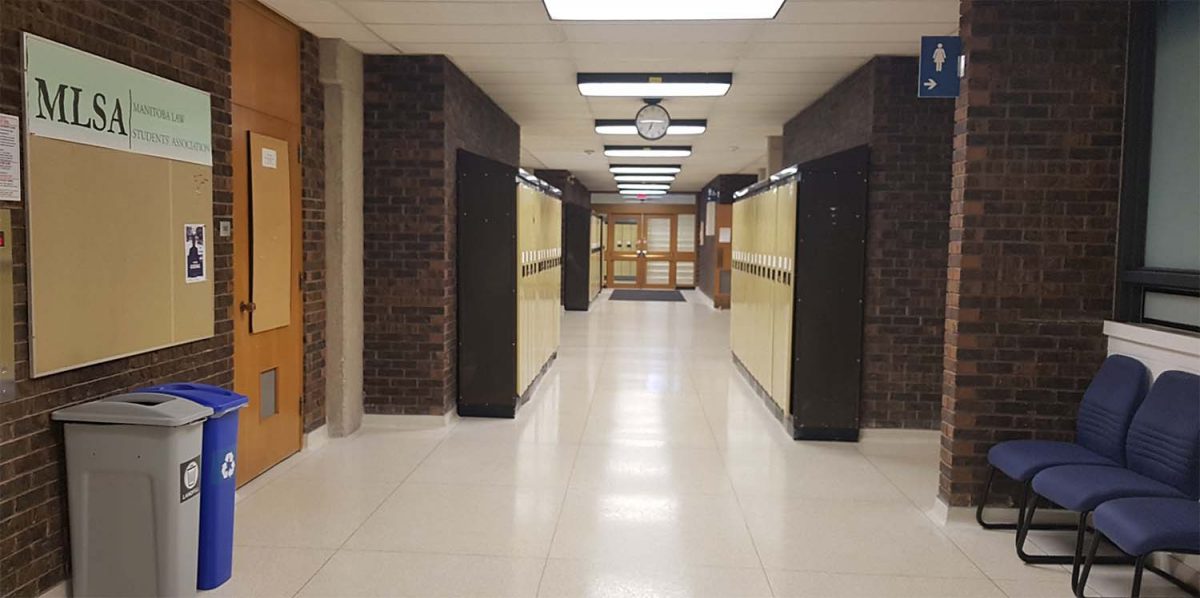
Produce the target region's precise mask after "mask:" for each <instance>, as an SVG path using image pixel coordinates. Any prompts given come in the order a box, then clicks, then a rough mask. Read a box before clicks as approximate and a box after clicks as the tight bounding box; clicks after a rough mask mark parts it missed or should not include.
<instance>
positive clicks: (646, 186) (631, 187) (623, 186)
mask: <svg viewBox="0 0 1200 598" xmlns="http://www.w3.org/2000/svg"><path fill="white" fill-rule="evenodd" d="M670 188H671V186H670V185H663V184H658V183H619V184H617V189H620V190H622V191H648V190H659V191H666V190H667V189H670Z"/></svg>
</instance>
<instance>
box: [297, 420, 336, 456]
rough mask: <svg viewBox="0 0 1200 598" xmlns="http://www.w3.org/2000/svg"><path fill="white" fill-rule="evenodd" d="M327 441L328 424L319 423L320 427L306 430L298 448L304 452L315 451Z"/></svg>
mask: <svg viewBox="0 0 1200 598" xmlns="http://www.w3.org/2000/svg"><path fill="white" fill-rule="evenodd" d="M328 442H329V426H328V425H327V424H321V427H319V428H317V429H316V430H313V431H312V432H307V433H305V434H304V437H303V438H302V440H301V443H300V450H301V451H304V452H308V451H315V450H317V449H320V448H321V447H323V446H325V444H326V443H328Z"/></svg>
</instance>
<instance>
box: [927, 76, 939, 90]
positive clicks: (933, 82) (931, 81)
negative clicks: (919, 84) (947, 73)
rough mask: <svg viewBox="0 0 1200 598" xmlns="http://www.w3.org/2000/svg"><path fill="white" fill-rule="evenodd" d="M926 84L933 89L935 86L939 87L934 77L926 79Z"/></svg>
mask: <svg viewBox="0 0 1200 598" xmlns="http://www.w3.org/2000/svg"><path fill="white" fill-rule="evenodd" d="M924 85H925V89H933V88H935V87H937V81H934V80H933V79H932V78H930V79H927V80H926V81H925V84H924Z"/></svg>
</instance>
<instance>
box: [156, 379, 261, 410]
mask: <svg viewBox="0 0 1200 598" xmlns="http://www.w3.org/2000/svg"><path fill="white" fill-rule="evenodd" d="M137 392H158V393H162V394H166V395H171V396H175V397H181V398H184V399H187V400H189V401H195V402H197V403H200V404H201V405H204V406H205V407H212V410H213V416H214V417H219V416H221V415H225V414H226V413H228V412H230V411H233V410H234V409H241V408H242V407H245V406H246V405H247V404H248V403H249V402H250V399H249V398H247V397H246V395H240V394H238V393H236V392H233V391H232V390H226V389H224V388H221V387H220V386H213V385H211V384H199V383H196V382H176V383H174V384H163V385H160V386H151V387H149V388H139V389H138V390H137Z"/></svg>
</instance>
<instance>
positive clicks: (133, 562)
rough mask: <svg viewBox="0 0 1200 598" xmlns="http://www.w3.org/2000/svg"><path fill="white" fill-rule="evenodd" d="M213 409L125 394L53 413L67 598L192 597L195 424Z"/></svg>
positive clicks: (196, 502) (196, 496) (198, 431)
mask: <svg viewBox="0 0 1200 598" xmlns="http://www.w3.org/2000/svg"><path fill="white" fill-rule="evenodd" d="M212 412H213V411H212V409H211V408H209V407H205V406H203V405H199V404H197V403H193V402H192V401H189V400H187V399H181V398H178V397H173V396H170V395H165V394H158V393H129V394H123V395H117V396H114V397H109V398H107V399H101V400H99V401H94V402H91V403H84V404H82V405H76V406H74V407H68V408H66V409H62V410H59V411H55V412H54V413H53V415H52V417H53V418H54V419H55V420H58V421H62V422H64V423H65V436H66V445H67V500H68V506H69V509H70V514H71V517H70V518H71V568H72V589H73V593H74V595H75V596H192V595H195V593H196V563H197V556H196V554H197V553H196V551H197V546H198V535H199V525H200V447H201V439H202V435H201V430H202V427H201V424H202V423H203V422H204V419H205V418H207V417H208V416H209V415H212Z"/></svg>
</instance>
